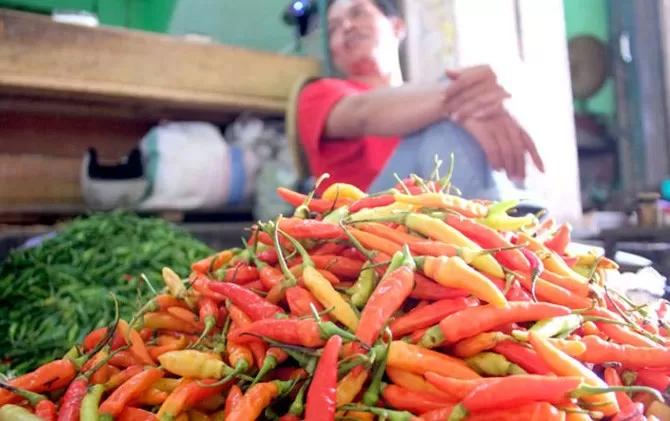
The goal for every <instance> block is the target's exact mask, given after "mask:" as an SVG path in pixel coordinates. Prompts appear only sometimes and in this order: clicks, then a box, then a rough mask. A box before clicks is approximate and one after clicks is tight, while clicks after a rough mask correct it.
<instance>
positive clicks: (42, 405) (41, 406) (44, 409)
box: [35, 399, 57, 421]
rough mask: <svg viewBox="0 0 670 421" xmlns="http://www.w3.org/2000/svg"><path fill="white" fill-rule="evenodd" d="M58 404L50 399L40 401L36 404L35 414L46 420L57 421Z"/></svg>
mask: <svg viewBox="0 0 670 421" xmlns="http://www.w3.org/2000/svg"><path fill="white" fill-rule="evenodd" d="M56 414H57V412H56V404H55V403H53V402H51V401H50V400H49V399H45V400H43V401H40V402H39V403H38V404H37V405H35V415H37V416H38V417H40V418H42V419H43V420H44V421H56V416H57V415H56Z"/></svg>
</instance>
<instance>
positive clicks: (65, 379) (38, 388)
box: [0, 360, 77, 406]
mask: <svg viewBox="0 0 670 421" xmlns="http://www.w3.org/2000/svg"><path fill="white" fill-rule="evenodd" d="M76 374H77V369H76V367H75V365H74V363H73V362H72V361H70V360H55V361H52V362H50V363H47V364H44V365H43V366H41V367H39V368H37V369H36V370H34V371H32V372H30V373H28V374H24V375H23V376H19V377H16V378H14V379H11V380H10V381H8V382H7V383H8V384H9V385H10V386H14V387H19V388H22V389H26V390H29V391H31V392H35V393H42V392H50V391H52V390H56V389H60V388H62V387H65V386H67V385H68V384H70V382H71V381H72V379H74V376H75V375H76ZM17 399H18V397H17V396H16V395H14V394H13V393H11V392H9V391H7V390H4V389H3V390H0V406H2V405H5V404H7V403H11V402H15V401H16V400H17Z"/></svg>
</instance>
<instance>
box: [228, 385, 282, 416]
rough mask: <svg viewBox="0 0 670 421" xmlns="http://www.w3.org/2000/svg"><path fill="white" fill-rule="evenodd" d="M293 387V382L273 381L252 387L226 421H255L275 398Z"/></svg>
mask: <svg viewBox="0 0 670 421" xmlns="http://www.w3.org/2000/svg"><path fill="white" fill-rule="evenodd" d="M292 385H293V383H292V382H282V381H272V382H267V383H257V384H255V385H253V386H251V387H250V388H249V390H247V393H245V394H244V396H242V399H240V401H239V403H238V404H237V405H235V406H234V407H233V408H232V410H231V411H230V413H229V414H228V416H227V417H226V421H249V420H255V419H256V418H258V417H259V416H260V415H261V413H262V412H263V409H265V407H267V406H268V405H269V404H270V402H272V400H273V399H274V398H276V397H277V396H279V395H281V394H283V393H285V392H286V391H287V390H288V389H289V388H290V387H291V386H292Z"/></svg>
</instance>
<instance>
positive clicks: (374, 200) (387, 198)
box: [349, 194, 395, 213]
mask: <svg viewBox="0 0 670 421" xmlns="http://www.w3.org/2000/svg"><path fill="white" fill-rule="evenodd" d="M392 203H395V197H394V196H393V195H392V194H381V195H379V196H366V197H363V198H360V199H358V200H356V201H355V202H354V203H352V204H351V206H349V212H351V213H354V212H358V211H359V210H361V209H371V208H378V207H380V206H387V205H390V204H392Z"/></svg>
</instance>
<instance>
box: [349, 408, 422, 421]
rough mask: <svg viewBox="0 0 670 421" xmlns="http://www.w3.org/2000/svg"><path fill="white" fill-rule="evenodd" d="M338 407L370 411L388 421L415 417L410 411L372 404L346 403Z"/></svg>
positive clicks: (400, 420) (406, 419)
mask: <svg viewBox="0 0 670 421" xmlns="http://www.w3.org/2000/svg"><path fill="white" fill-rule="evenodd" d="M338 409H341V410H346V411H360V412H369V413H371V414H374V415H377V416H378V417H379V419H383V420H388V421H410V420H412V419H415V417H414V415H412V414H411V413H410V412H408V411H394V410H392V409H386V408H379V407H376V406H372V405H361V404H346V405H342V406H340V407H339V408H338Z"/></svg>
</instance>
